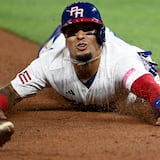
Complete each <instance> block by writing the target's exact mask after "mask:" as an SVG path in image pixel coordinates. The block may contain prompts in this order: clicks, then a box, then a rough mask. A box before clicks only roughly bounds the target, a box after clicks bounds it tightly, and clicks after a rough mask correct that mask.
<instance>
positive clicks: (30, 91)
mask: <svg viewBox="0 0 160 160" xmlns="http://www.w3.org/2000/svg"><path fill="white" fill-rule="evenodd" d="M11 85H12V86H13V88H14V89H15V90H16V92H17V93H18V94H19V95H20V96H21V97H22V98H24V97H27V96H30V95H34V94H36V93H37V92H38V91H39V90H41V89H43V88H44V87H46V86H47V85H48V84H47V81H46V76H45V73H44V67H43V64H42V61H41V60H40V59H39V58H38V59H36V60H34V61H33V62H32V63H31V64H30V65H29V66H28V67H26V68H25V69H24V70H22V71H21V72H20V73H18V74H17V76H16V77H15V79H13V80H12V81H11Z"/></svg>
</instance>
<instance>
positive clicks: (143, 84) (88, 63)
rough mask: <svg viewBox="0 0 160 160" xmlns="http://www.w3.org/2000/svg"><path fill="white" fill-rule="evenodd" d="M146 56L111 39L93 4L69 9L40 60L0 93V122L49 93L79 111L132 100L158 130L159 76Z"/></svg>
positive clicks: (108, 108) (74, 6)
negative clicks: (146, 109) (46, 90)
mask: <svg viewBox="0 0 160 160" xmlns="http://www.w3.org/2000/svg"><path fill="white" fill-rule="evenodd" d="M47 47H48V48H47ZM150 55H151V52H149V51H147V52H145V51H143V50H141V49H139V48H137V47H135V46H132V45H129V44H127V43H125V42H124V41H122V40H121V39H119V38H118V37H116V36H115V35H114V34H113V33H112V32H111V31H110V30H109V29H108V28H107V27H105V26H104V23H103V21H102V19H101V16H100V13H99V11H98V9H97V8H96V7H95V6H94V5H93V4H91V3H88V2H77V3H73V4H71V5H70V6H67V7H66V8H65V9H64V11H63V14H62V21H61V25H60V28H57V30H56V32H55V33H54V34H53V36H52V37H51V39H50V40H49V41H48V43H47V44H46V48H45V47H42V49H41V50H40V56H39V57H38V58H37V59H35V60H34V61H33V62H32V63H31V64H30V65H29V66H27V67H26V68H25V69H24V70H23V71H21V72H20V73H18V74H17V76H16V77H15V79H13V80H11V82H10V83H9V84H7V85H6V86H4V87H3V88H1V89H0V104H1V105H0V108H1V116H0V118H3V117H5V115H4V112H5V111H7V109H9V107H12V106H13V105H15V104H16V103H17V102H19V101H20V100H22V99H23V98H26V97H29V96H31V95H35V94H36V93H37V92H38V91H39V90H41V89H43V88H45V87H52V88H54V89H56V90H57V92H59V93H60V94H61V95H62V96H64V97H65V98H66V99H68V100H70V101H73V102H74V104H75V103H76V104H77V107H79V106H80V105H79V104H81V105H82V106H84V108H87V107H95V106H98V107H101V108H102V109H103V110H112V107H113V106H116V104H117V103H118V102H121V101H122V100H124V99H125V102H126V105H124V106H125V107H128V106H129V105H130V103H136V98H137V97H138V99H142V101H141V105H143V103H144V102H147V104H148V105H147V106H146V107H150V108H152V109H153V110H154V112H155V124H157V125H159V124H160V120H159V119H158V118H157V116H156V115H158V113H159V112H160V85H159V76H158V74H157V72H156V70H155V68H154V65H156V63H154V62H152V61H151V59H150ZM147 57H148V58H147ZM144 114H145V113H144ZM0 134H1V133H0Z"/></svg>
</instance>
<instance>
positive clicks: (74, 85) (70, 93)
mask: <svg viewBox="0 0 160 160" xmlns="http://www.w3.org/2000/svg"><path fill="white" fill-rule="evenodd" d="M106 37H107V38H106V42H105V43H104V44H103V47H102V53H101V57H100V64H99V68H98V71H97V74H96V76H95V79H94V81H93V83H92V85H91V86H90V87H89V88H87V87H86V86H85V85H84V84H83V83H82V82H81V81H80V80H79V79H78V77H77V75H76V73H75V70H74V67H73V65H72V62H71V60H70V54H69V51H68V49H67V48H66V47H63V49H59V50H54V49H50V50H47V51H46V52H47V54H44V55H43V56H40V57H39V58H37V59H36V60H34V61H33V62H32V63H31V64H30V65H29V66H28V67H27V68H26V69H24V70H23V71H22V72H20V73H19V74H18V75H17V76H16V78H15V79H14V80H12V81H11V84H12V86H13V88H14V89H15V90H16V91H17V93H18V94H19V95H20V96H21V97H22V98H23V97H27V96H29V95H31V94H36V93H37V92H38V91H39V90H41V89H43V88H44V87H47V86H51V87H53V88H54V89H56V90H57V91H58V92H59V93H60V94H61V95H62V96H64V97H65V98H67V99H69V100H72V101H74V102H77V103H82V104H84V105H90V104H96V105H100V106H104V105H108V104H109V101H110V99H109V98H110V97H112V96H114V95H115V94H116V92H117V90H118V89H120V88H124V89H127V90H128V91H130V89H131V86H132V84H133V82H134V81H135V80H136V79H137V78H139V77H140V76H142V75H143V74H146V73H149V72H148V71H147V70H146V68H145V66H144V64H143V62H142V60H141V58H140V56H139V55H138V54H136V51H137V48H136V47H134V46H131V45H129V44H127V43H125V42H123V41H121V40H120V39H119V38H117V37H115V36H114V35H113V33H112V32H110V30H109V29H108V30H106Z"/></svg>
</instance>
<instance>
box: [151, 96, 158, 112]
mask: <svg viewBox="0 0 160 160" xmlns="http://www.w3.org/2000/svg"><path fill="white" fill-rule="evenodd" d="M153 105H154V108H155V109H156V111H158V112H160V97H159V98H158V99H156V100H155V101H154V104H153Z"/></svg>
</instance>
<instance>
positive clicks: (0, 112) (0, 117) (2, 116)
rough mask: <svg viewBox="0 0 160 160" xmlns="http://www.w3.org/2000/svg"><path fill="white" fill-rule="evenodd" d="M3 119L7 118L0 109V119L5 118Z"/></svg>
mask: <svg viewBox="0 0 160 160" xmlns="http://www.w3.org/2000/svg"><path fill="white" fill-rule="evenodd" d="M5 119H7V117H6V115H5V114H4V112H3V111H2V110H1V109H0V120H5Z"/></svg>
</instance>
